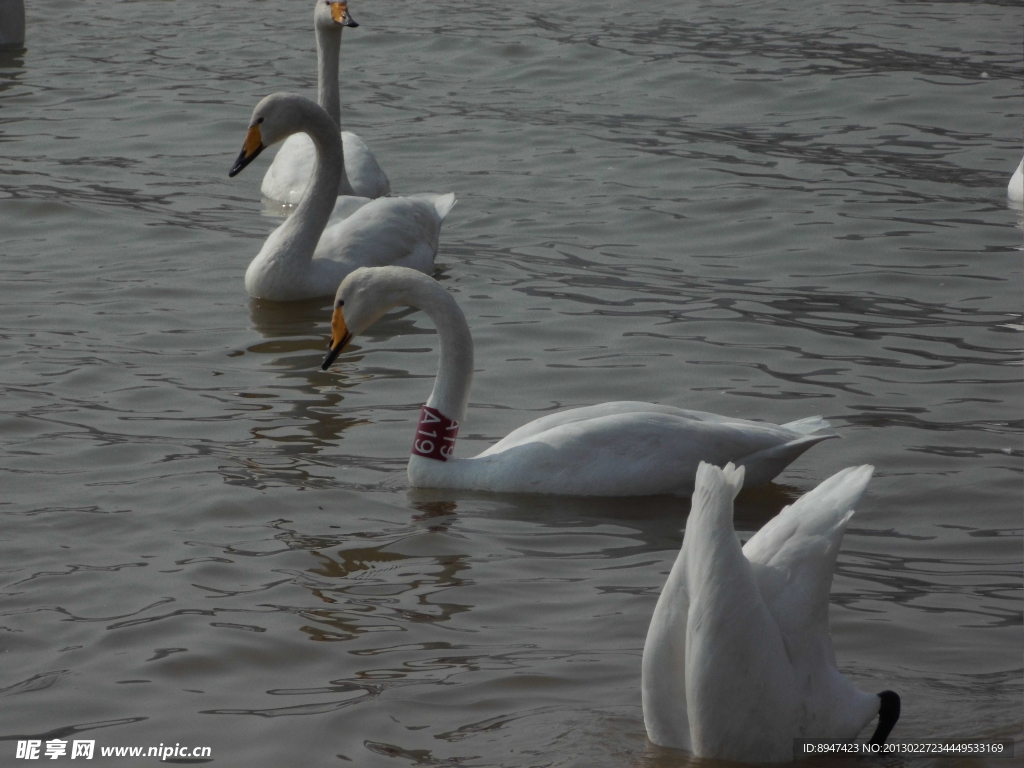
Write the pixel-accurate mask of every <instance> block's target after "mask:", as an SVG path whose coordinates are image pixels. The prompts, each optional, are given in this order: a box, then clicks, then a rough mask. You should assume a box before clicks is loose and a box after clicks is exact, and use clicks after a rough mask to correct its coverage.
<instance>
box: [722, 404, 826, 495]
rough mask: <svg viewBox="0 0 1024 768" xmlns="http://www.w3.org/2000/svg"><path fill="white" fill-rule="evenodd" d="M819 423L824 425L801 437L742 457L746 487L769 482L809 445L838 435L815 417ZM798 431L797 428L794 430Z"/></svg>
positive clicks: (806, 420)
mask: <svg viewBox="0 0 1024 768" xmlns="http://www.w3.org/2000/svg"><path fill="white" fill-rule="evenodd" d="M815 418H817V417H814V418H812V419H801V420H800V421H794V422H792V423H790V424H784V425H783V426H785V427H789V428H791V429H792V427H793V424H798V425H799V424H802V423H805V422H811V421H813V420H814V419H815ZM817 421H818V423H819V425H820V424H824V425H825V426H824V427H821V426H819V427H818V428H817V429H816V430H814V431H812V432H810V433H809V434H806V435H805V436H803V437H798V438H796V439H795V440H790V441H789V442H788V443H782V444H781V445H773V446H772V447H771V448H765V449H764V450H763V451H758V452H757V453H752V454H750V455H749V456H746V457H744V458H743V459H741V460H740V461H739V462H738V463H739V464H740V465H742V466H744V467H746V470H747V475H746V478H747V480H746V485H747V487H748V488H753V487H754V486H756V485H762V484H764V483H768V482H771V481H772V480H774V479H775V478H776V477H778V476H779V474H781V473H782V470H784V469H785V468H786V467H788V466H789V465H790V464H792V463H793V462H794V461H796V460H797V459H798V458H800V456H802V455H803V453H804V451H806V450H807V449H808V448H810V447H811V446H814V445H817V444H818V443H820V442H822V441H823V440H831V439H832V438H833V437H839V435H838V434H837V433H836V432H835V430H833V429H832V428H831V426H828V422H827V421H824V420H823V419H820V418H817ZM805 426H807V427H808V428H811V427H813V424H806V425H805ZM794 431H796V432H798V433H799V432H800V430H799V429H797V430H794Z"/></svg>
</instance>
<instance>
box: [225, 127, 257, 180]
mask: <svg viewBox="0 0 1024 768" xmlns="http://www.w3.org/2000/svg"><path fill="white" fill-rule="evenodd" d="M264 149H265V147H264V146H263V136H262V135H261V134H260V127H259V126H258V125H254V126H252V127H251V128H249V132H248V133H247V134H245V143H244V144H243V145H242V151H241V153H240V154H239V155H238V159H237V160H235V164H234V165H233V166H231V170H230V171H228V176H237V175H238V173H239V171H241V170H242V169H243V168H245V166H247V165H248V164H249V163H251V162H252V161H253V160H255V159H256V156H257V155H258V154H259V153H260V152H262V151H263V150H264Z"/></svg>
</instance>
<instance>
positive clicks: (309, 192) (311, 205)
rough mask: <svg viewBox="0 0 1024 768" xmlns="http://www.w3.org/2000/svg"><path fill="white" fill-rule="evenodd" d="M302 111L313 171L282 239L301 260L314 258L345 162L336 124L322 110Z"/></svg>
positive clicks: (284, 228) (290, 253)
mask: <svg viewBox="0 0 1024 768" xmlns="http://www.w3.org/2000/svg"><path fill="white" fill-rule="evenodd" d="M309 106H310V108H309V109H302V110H301V111H300V113H299V114H300V126H301V128H300V131H301V132H303V133H306V134H307V135H308V136H309V137H310V138H311V139H312V140H313V147H314V149H315V150H316V159H315V161H314V162H313V174H312V175H311V176H310V180H309V185H308V186H307V187H306V192H305V194H304V195H303V196H302V200H301V201H300V202H299V205H298V207H297V208H296V209H295V213H293V214H292V215H291V216H290V217H288V220H287V221H285V223H284V224H282V225H281V231H282V234H283V235H285V236H284V238H283V239H282V240H279V242H281V243H282V245H283V247H285V248H287V252H288V255H289V256H290V257H292V258H295V259H297V260H299V261H302V262H309V261H310V260H311V259H312V258H313V252H314V251H315V250H316V246H317V243H319V242H320V235H321V234H322V233H323V231H324V228H325V227H326V226H327V222H328V220H329V219H330V217H331V212H332V211H333V210H334V201H335V199H336V198H337V197H338V189H339V187H340V185H341V168H342V164H343V163H344V162H345V156H344V151H343V150H342V146H341V135H340V134H339V133H338V129H337V126H335V124H334V123H333V122H332V121H331V120H330V118H328V116H327V115H326V114H325V113H324V111H323V110H321V109H315V108H312V105H309Z"/></svg>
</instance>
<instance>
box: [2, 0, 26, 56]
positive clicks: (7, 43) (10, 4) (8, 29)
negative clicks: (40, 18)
mask: <svg viewBox="0 0 1024 768" xmlns="http://www.w3.org/2000/svg"><path fill="white" fill-rule="evenodd" d="M24 44H25V2H24V0H0V48H20V47H21V46H23V45H24Z"/></svg>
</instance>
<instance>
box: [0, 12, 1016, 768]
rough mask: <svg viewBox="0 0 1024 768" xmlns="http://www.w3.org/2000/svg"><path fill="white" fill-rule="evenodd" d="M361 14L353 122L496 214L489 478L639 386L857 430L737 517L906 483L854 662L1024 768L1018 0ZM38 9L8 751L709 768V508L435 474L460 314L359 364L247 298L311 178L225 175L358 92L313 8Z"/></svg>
mask: <svg viewBox="0 0 1024 768" xmlns="http://www.w3.org/2000/svg"><path fill="white" fill-rule="evenodd" d="M355 3H356V0H353V5H352V6H351V9H352V12H353V14H354V15H355V17H356V19H357V20H358V21H359V22H360V23H361V26H360V27H359V28H358V29H352V30H346V32H345V37H344V43H343V49H342V63H343V72H342V77H343V81H344V92H343V120H344V121H345V123H346V126H347V127H348V128H350V129H352V130H355V131H356V132H358V133H359V134H360V135H361V136H362V137H363V139H364V140H365V141H366V142H367V143H368V144H369V145H370V146H371V148H372V149H373V150H374V152H375V153H376V155H377V158H378V160H379V161H380V162H381V164H382V166H383V167H384V168H385V169H386V170H387V172H388V173H389V175H390V177H391V182H392V187H393V189H394V190H395V191H396V193H400V194H401V193H412V192H428V191H433V192H447V191H449V190H451V191H454V192H456V193H457V194H458V196H459V203H458V205H457V206H456V208H455V210H454V211H453V212H452V214H451V216H450V217H449V219H448V221H447V222H446V223H445V225H444V230H443V233H442V238H441V248H440V253H439V255H438V259H437V263H438V269H437V273H436V277H437V278H438V279H439V280H441V281H442V282H443V284H444V285H445V286H446V287H447V289H448V290H449V291H451V292H452V294H453V295H454V296H455V297H456V299H457V300H458V301H459V303H460V305H461V306H462V307H463V309H464V310H465V312H466V314H467V317H468V318H469V322H470V326H471V328H472V331H473V335H474V338H475V342H476V360H477V363H476V364H477V372H476V378H475V386H474V390H473V393H472V397H471V405H470V409H469V413H468V416H467V419H466V421H465V423H464V424H463V427H462V431H461V440H460V455H463V456H469V455H473V454H475V453H476V452H478V451H479V450H482V449H483V448H484V447H486V446H487V445H489V444H490V443H492V442H493V441H495V440H496V439H498V438H500V437H501V436H502V435H504V434H505V433H507V432H508V431H509V430H511V429H513V428H515V427H516V426H518V425H520V424H523V423H525V422H526V421H528V420H530V419H533V418H536V417H537V416H539V415H541V414H543V413H546V412H549V411H550V410H552V409H555V408H561V407H569V406H579V405H587V404H592V403H597V402H603V401H607V400H621V399H631V400H634V399H635V400H649V401H654V402H661V403H667V404H671V405H676V406H681V407H686V408H695V409H702V410H710V411H714V412H717V413H722V414H727V415H731V416H738V417H744V418H753V419H765V420H769V421H774V422H785V421H790V420H793V419H797V418H802V417H805V416H810V415H813V414H821V415H823V416H825V417H826V418H827V419H829V420H830V421H831V422H832V423H833V424H834V425H835V426H836V427H837V429H838V430H839V431H840V432H841V433H842V435H843V437H844V438H845V439H843V440H835V441H830V442H827V443H824V444H822V445H820V446H817V447H815V448H814V449H813V450H812V451H810V452H809V453H807V454H806V455H805V456H804V457H802V458H801V459H800V460H798V461H797V462H796V463H795V464H794V465H792V466H791V467H790V468H789V469H788V470H787V471H786V472H785V473H784V474H783V475H781V476H780V477H779V478H778V480H777V481H776V483H775V484H772V485H769V486H766V487H763V488H761V489H758V490H755V491H749V492H745V493H744V494H743V495H741V497H740V499H739V503H738V509H737V516H736V524H737V528H738V529H740V530H741V531H742V532H743V533H741V537H742V538H746V537H748V536H749V535H750V532H751V531H754V530H756V529H757V528H759V527H760V526H761V525H763V524H764V522H765V521H767V520H768V519H770V517H771V516H772V515H774V514H775V513H777V512H778V511H779V510H780V509H781V508H782V506H784V505H785V504H787V503H789V502H791V501H792V500H793V499H795V498H797V497H798V496H799V495H801V494H802V493H804V492H806V491H807V490H809V489H811V488H813V487H814V486H815V485H816V484H817V483H818V482H820V481H821V480H823V479H825V478H826V477H828V476H829V475H831V474H832V473H833V472H835V471H837V470H839V469H841V468H843V467H846V466H850V465H855V464H862V463H871V464H874V465H875V466H876V467H877V468H878V470H877V473H876V475H875V479H874V480H873V482H872V484H871V486H870V488H869V491H868V494H867V496H866V498H865V500H864V502H863V504H862V505H861V507H860V508H859V510H858V512H857V514H856V516H855V517H854V519H853V522H852V524H851V528H850V530H849V532H848V533H847V534H846V537H845V539H844V541H843V547H842V551H841V553H840V556H839V563H838V566H837V570H836V575H835V580H834V583H833V586H832V606H831V624H832V629H833V637H834V641H835V646H836V652H837V655H838V659H839V664H840V668H841V669H842V671H843V672H844V673H846V674H847V675H849V676H850V677H851V678H852V679H853V680H854V681H855V682H856V683H857V684H858V685H859V686H861V687H862V688H864V689H865V690H869V691H877V690H882V689H883V688H892V689H894V690H897V691H898V692H899V693H900V694H901V696H902V697H903V716H902V719H901V720H900V722H899V724H898V725H897V728H896V730H895V731H894V733H893V736H892V738H893V739H895V740H897V741H917V740H926V739H940V738H941V739H948V738H956V739H960V738H963V739H994V738H1010V739H1015V740H1016V748H1017V750H1018V752H1017V754H1018V755H1020V754H1024V752H1022V751H1021V750H1022V746H1024V745H1022V740H1021V739H1022V732H1024V717H1022V714H1021V712H1022V704H1024V698H1022V690H1024V686H1022V677H1024V672H1022V656H1021V649H1022V644H1024V632H1022V605H1021V586H1022V557H1021V553H1022V532H1021V502H1022V492H1021V485H1022V484H1021V475H1022V464H1024V462H1022V455H1024V452H1022V443H1021V437H1020V435H1021V431H1020V428H1021V421H1020V417H1021V412H1020V405H1021V395H1022V389H1024V388H1022V386H1021V383H1022V382H1021V354H1020V345H1021V331H1022V330H1024V325H1022V320H1021V315H1020V297H1021V288H1022V280H1021V242H1022V233H1021V215H1022V214H1021V212H1020V210H1019V209H1015V208H1013V207H1012V206H1008V205H1007V202H1006V198H1005V188H1006V182H1007V180H1008V179H1009V175H1010V173H1011V172H1012V170H1013V168H1015V167H1016V164H1017V162H1018V161H1019V159H1020V156H1021V151H1022V147H1021V125H1022V115H1024V101H1022V98H1021V97H1022V87H1021V85H1022V45H1021V43H1022V16H1021V10H1020V6H1019V5H1018V3H1017V2H1016V0H1012V1H1008V2H997V1H995V0H992V1H990V2H975V3H960V2H940V1H936V2H909V1H908V2H896V1H894V0H887V1H886V2H882V1H881V0H871V1H867V2H854V3H844V4H835V3H807V2H801V3H792V4H790V3H771V2H769V3H765V2H760V1H758V2H755V0H743V1H742V2H725V1H724V0H723V1H721V2H705V3H692V2H689V3H684V2H680V1H677V2H665V1H664V0H654V1H652V2H646V3H631V4H622V3H616V2H610V0H595V1H594V2H588V3H569V2H561V3H551V2H548V3H541V2H537V1H536V0H525V2H522V3H518V4H512V5H509V4H497V3H488V2H473V3H467V2H462V3H456V2H450V1H449V0H441V1H439V2H431V3H424V2H411V1H402V2H399V1H398V0H391V1H390V2H388V3H381V2H360V3H359V4H358V5H357V4H355ZM28 5H29V7H28V40H27V43H26V45H27V47H26V49H25V50H24V51H15V52H4V53H0V233H2V238H0V256H2V259H0V270H2V272H0V281H2V282H0V291H2V297H3V301H2V302H0V361H2V362H0V365H2V367H0V383H2V391H3V399H2V414H0V451H2V460H0V469H2V474H0V484H2V495H0V524H2V529H0V583H2V589H0V764H3V765H7V764H25V765H28V764H30V763H27V762H24V761H17V760H15V759H14V754H15V745H16V742H17V740H19V739H26V738H39V739H43V740H45V739H53V738H64V739H69V740H70V739H76V738H77V739H93V740H95V741H96V744H97V750H98V749H99V748H100V747H110V746H125V745H128V746H132V745H137V746H151V745H157V744H160V743H163V744H174V743H181V744H187V745H196V746H209V747H211V748H212V754H213V761H214V762H216V763H217V764H220V765H226V766H242V765H245V766H285V765H303V766H327V765H358V766H373V767H376V766H581V767H583V766H586V767H587V768H597V767H602V766H659V767H663V768H668V767H669V766H680V765H683V764H686V763H687V762H688V758H687V756H686V755H685V754H683V753H680V752H674V751H671V750H663V749H658V748H656V747H654V746H652V745H651V744H649V743H648V742H647V740H646V736H645V732H644V728H643V720H642V711H641V705H640V655H641V650H642V648H643V642H644V636H645V633H646V630H647V624H648V622H649V620H650V615H651V611H652V610H653V607H654V603H655V601H656V599H657V594H658V591H659V589H660V587H661V584H662V583H663V581H664V578H665V575H666V573H667V571H668V569H669V567H670V565H671V563H672V561H673V559H674V558H675V555H676V552H677V551H678V547H679V544H680V541H681V538H682V529H683V527H684V526H685V522H686V513H687V509H688V501H687V500H685V499H683V500H679V499H671V498H653V499H632V500H598V499H557V498H544V497H540V498H531V497H508V496H499V495H486V494H467V493H456V492H429V493H428V492H423V491H415V490H411V489H409V488H407V482H406V478H405V472H404V467H405V461H406V457H407V456H408V451H409V446H410V443H411V432H412V430H413V426H414V424H415V419H416V416H417V413H418V409H419V406H420V405H421V404H422V403H423V402H424V400H425V399H426V397H427V394H428V393H429V390H430V386H431V381H432V377H433V375H434V372H435V370H436V361H437V337H436V335H435V334H434V331H433V328H432V326H431V325H430V323H429V321H428V320H427V319H426V318H425V317H424V316H423V315H422V314H418V313H410V312H401V313H397V314H394V315H390V316H389V317H388V318H386V319H385V320H384V321H382V322H380V323H378V324H377V325H376V326H375V327H374V328H373V329H371V331H370V332H369V333H368V334H367V335H365V336H362V337H360V338H358V339H357V340H356V343H355V345H354V346H353V347H352V350H351V351H350V352H348V353H347V354H345V355H343V356H342V358H341V359H340V362H339V363H338V364H336V365H335V366H334V368H333V369H332V370H331V371H330V372H328V373H324V372H321V371H320V370H319V367H318V366H319V362H320V360H321V359H322V355H323V353H324V351H325V344H326V340H327V337H328V333H329V330H328V323H329V311H330V310H329V302H328V301H324V302H317V301H314V302H306V303H299V304H288V305H284V304H282V305H274V304H268V303H259V302H253V301H251V300H250V299H249V298H248V297H247V296H246V294H245V291H244V288H243V285H242V275H243V273H244V271H245V267H246V265H247V263H248V261H249V260H250V259H251V258H252V257H253V256H254V255H255V254H256V252H257V251H258V250H259V248H260V244H261V242H262V239H263V238H265V237H266V235H267V233H268V232H269V231H270V230H271V229H272V228H273V227H274V226H275V225H276V224H277V221H278V220H277V219H275V218H273V217H272V216H269V215H268V210H270V209H265V207H264V204H263V202H262V201H261V199H260V195H259V183H260V179H261V177H262V174H263V172H264V171H265V169H266V167H267V164H268V162H269V159H268V156H269V155H270V153H269V152H268V153H265V156H264V157H261V158H260V159H259V160H258V161H257V162H255V163H253V165H252V166H250V167H249V168H248V169H247V170H246V171H244V172H243V174H242V175H240V176H239V177H237V178H235V179H229V178H228V177H227V170H228V168H229V167H230V165H231V163H232V162H233V160H234V158H235V156H236V155H237V153H238V151H239V149H240V147H241V143H242V140H243V138H244V134H245V128H246V125H247V121H248V119H249V114H250V112H251V110H252V108H253V106H255V104H256V102H257V101H258V100H259V99H260V98H261V97H262V96H264V95H266V94H267V93H270V92H273V91H278V90H292V91H297V92H299V93H303V94H306V95H313V94H314V93H315V66H314V48H313V39H312V32H311V24H310V15H311V14H310V8H309V6H310V3H309V2H307V0H287V1H285V0H271V1H269V2H247V3H227V2H221V1H220V0H210V1H209V2H203V3H196V2H191V3H186V2H174V3H169V2H130V3H129V2H124V3H114V2H109V1H107V2H101V1H100V0H87V1H86V2H79V3H65V2H60V3H59V2H54V1H53V0H39V1H38V2H30V3H29V4H28ZM67 759H68V757H65V758H62V760H67ZM136 762H137V764H154V762H156V761H155V760H154V759H152V758H151V759H149V760H140V761H136ZM933 762H935V761H933ZM939 762H943V764H945V765H950V763H945V762H944V761H939ZM978 762H981V761H978ZM989 762H991V763H992V764H993V765H1008V763H1007V762H1006V761H1002V760H999V761H989ZM91 764H94V765H102V764H104V762H103V760H102V759H100V758H99V756H98V752H97V758H96V760H95V762H93V763H91ZM109 764H111V765H126V764H128V761H126V760H124V759H121V760H110V761H109ZM834 764H835V763H832V762H831V761H823V762H822V765H834ZM913 764H914V765H915V766H917V765H924V764H928V763H927V762H923V761H919V760H918V761H914V762H913ZM1018 764H1020V763H1018Z"/></svg>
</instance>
